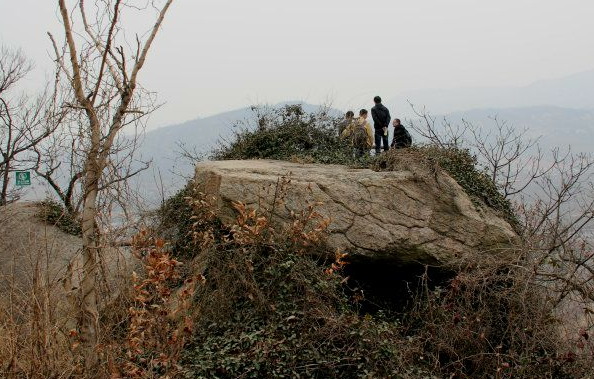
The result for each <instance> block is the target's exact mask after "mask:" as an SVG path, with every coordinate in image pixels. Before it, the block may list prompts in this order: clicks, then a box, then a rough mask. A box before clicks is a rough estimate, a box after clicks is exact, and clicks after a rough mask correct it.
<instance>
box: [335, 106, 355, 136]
mask: <svg viewBox="0 0 594 379" xmlns="http://www.w3.org/2000/svg"><path fill="white" fill-rule="evenodd" d="M354 118H355V113H353V111H348V112H347V113H346V114H345V115H344V120H342V121H340V122H339V123H338V136H339V137H340V136H342V133H343V132H344V131H345V129H346V128H347V127H348V126H349V125H350V124H351V123H352V122H353V119H354Z"/></svg>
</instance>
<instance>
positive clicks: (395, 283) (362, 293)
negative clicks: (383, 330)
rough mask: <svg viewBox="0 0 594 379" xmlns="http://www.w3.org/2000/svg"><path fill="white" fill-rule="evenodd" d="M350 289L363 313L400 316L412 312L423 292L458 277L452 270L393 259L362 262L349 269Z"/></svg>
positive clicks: (355, 263)
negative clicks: (409, 310) (418, 296)
mask: <svg viewBox="0 0 594 379" xmlns="http://www.w3.org/2000/svg"><path fill="white" fill-rule="evenodd" d="M344 276H345V277H348V281H347V287H348V292H349V293H350V294H351V296H352V297H353V298H354V299H356V300H357V303H358V306H359V312H360V313H361V314H371V315H376V314H378V313H379V312H381V313H383V314H384V315H386V316H388V317H399V315H402V314H403V313H405V312H406V311H407V310H408V309H410V307H411V305H412V302H413V300H414V299H415V297H417V295H419V294H420V293H421V292H420V291H421V290H422V289H423V287H424V285H423V283H424V282H425V283H426V285H427V287H428V288H429V290H433V289H435V288H436V287H444V286H447V284H448V282H449V281H450V280H451V279H452V278H453V277H454V276H455V273H454V272H453V271H451V270H446V269H444V268H442V267H437V266H429V265H422V264H406V265H403V264H399V263H395V262H394V261H393V260H365V259H358V260H353V261H351V262H349V264H348V265H346V266H345V269H344Z"/></svg>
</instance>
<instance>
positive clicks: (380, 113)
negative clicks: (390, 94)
mask: <svg viewBox="0 0 594 379" xmlns="http://www.w3.org/2000/svg"><path fill="white" fill-rule="evenodd" d="M373 102H374V103H375V106H374V107H373V108H371V117H372V118H373V128H374V129H375V154H376V155H379V153H380V151H381V145H382V143H383V145H384V151H388V149H389V148H390V147H389V146H388V126H390V111H389V110H388V108H386V107H384V105H383V104H382V98H381V97H379V96H376V97H374V98H373Z"/></svg>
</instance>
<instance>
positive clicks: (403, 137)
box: [390, 118, 412, 149]
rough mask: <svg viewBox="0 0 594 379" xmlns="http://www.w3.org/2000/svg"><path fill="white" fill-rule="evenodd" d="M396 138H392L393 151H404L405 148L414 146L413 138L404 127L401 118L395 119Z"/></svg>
mask: <svg viewBox="0 0 594 379" xmlns="http://www.w3.org/2000/svg"><path fill="white" fill-rule="evenodd" d="M392 125H394V138H392V144H391V145H390V147H391V148H392V149H402V148H403V147H410V145H412V137H411V136H410V133H409V132H408V130H406V128H405V127H404V125H402V124H401V123H400V119H399V118H395V119H394V122H393V123H392Z"/></svg>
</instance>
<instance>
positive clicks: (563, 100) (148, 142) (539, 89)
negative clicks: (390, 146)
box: [138, 70, 594, 197]
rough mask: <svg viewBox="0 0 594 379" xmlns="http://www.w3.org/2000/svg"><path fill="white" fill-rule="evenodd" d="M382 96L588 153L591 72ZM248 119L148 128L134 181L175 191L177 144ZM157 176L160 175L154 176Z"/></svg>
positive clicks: (403, 108) (227, 117)
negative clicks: (141, 167)
mask: <svg viewBox="0 0 594 379" xmlns="http://www.w3.org/2000/svg"><path fill="white" fill-rule="evenodd" d="M384 99H387V101H384V103H385V104H386V105H387V106H388V108H389V109H390V111H391V113H392V116H393V117H400V118H403V119H404V118H411V117H414V113H413V112H412V110H411V108H410V105H408V101H410V102H411V103H413V104H415V106H425V107H426V109H427V110H428V111H429V112H431V113H432V114H434V115H436V117H438V119H440V118H443V117H446V118H447V119H448V120H450V121H451V122H453V123H456V122H460V121H461V119H465V120H467V121H470V122H473V123H476V124H478V125H480V126H481V127H483V128H489V127H492V126H493V125H494V123H493V120H492V117H494V116H497V117H498V119H499V120H505V121H507V122H508V123H509V124H511V125H513V126H514V127H517V128H522V129H523V128H526V129H528V132H527V134H528V135H529V136H530V137H534V138H536V137H541V144H542V145H543V147H544V148H547V149H548V148H553V147H556V146H559V147H567V146H569V145H570V146H571V147H572V151H574V152H593V151H594V147H593V146H592V142H594V70H593V71H588V72H583V73H579V74H575V75H571V76H568V77H565V78H560V79H551V80H543V81H539V82H536V83H533V84H530V85H528V86H525V87H499V88H488V87H485V88H461V89H449V90H423V91H412V92H407V93H403V94H400V95H397V96H393V97H390V96H389V95H384ZM370 102H371V100H370ZM371 105H372V104H369V105H368V107H371ZM304 108H305V109H306V111H308V112H312V111H315V110H316V109H318V108H319V106H317V105H312V104H304ZM343 111H344V110H337V112H341V113H342V112H343ZM250 117H252V112H251V110H250V108H249V107H246V108H241V109H236V110H232V111H229V112H225V113H221V114H218V115H214V116H210V117H206V118H197V119H195V120H191V121H187V122H185V123H182V124H177V125H171V126H167V127H163V128H159V129H155V130H153V131H150V132H148V133H147V134H146V138H145V141H144V142H143V144H142V146H141V148H140V153H141V154H142V156H143V158H144V159H152V162H153V163H152V167H151V169H149V170H147V171H146V172H145V173H143V174H142V175H141V177H139V178H138V179H139V180H140V182H142V183H144V184H143V187H145V188H148V187H151V185H152V186H154V185H155V183H156V182H158V181H160V180H163V182H164V183H165V186H164V187H167V189H168V192H172V191H175V190H177V189H178V188H179V187H181V186H182V185H183V184H185V179H184V178H183V177H182V176H186V177H189V176H191V175H192V173H193V166H192V164H191V162H190V161H189V160H184V159H182V158H181V157H180V155H181V154H180V151H181V148H180V146H179V145H180V143H181V144H183V145H184V147H185V148H186V149H188V150H192V151H194V152H198V153H208V152H209V151H210V150H211V149H212V148H213V147H214V146H216V144H217V141H219V140H220V138H227V137H229V136H230V135H231V134H232V132H233V130H234V125H236V124H237V122H238V121H239V120H246V119H248V118H250ZM413 137H414V136H413ZM417 140H418V139H417ZM159 175H160V177H161V179H156V178H157V177H159ZM180 175H182V176H180ZM151 197H152V196H151Z"/></svg>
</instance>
